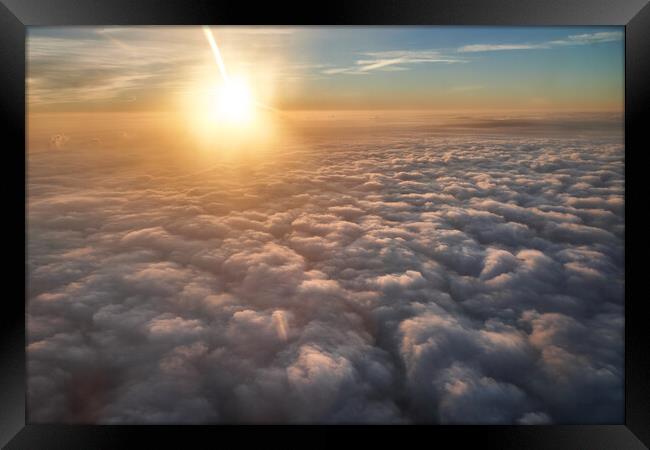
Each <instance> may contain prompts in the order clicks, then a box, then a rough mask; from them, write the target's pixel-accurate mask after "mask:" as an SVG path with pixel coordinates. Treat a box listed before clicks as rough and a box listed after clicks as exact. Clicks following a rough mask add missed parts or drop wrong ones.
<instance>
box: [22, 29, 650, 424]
mask: <svg viewBox="0 0 650 450" xmlns="http://www.w3.org/2000/svg"><path fill="white" fill-rule="evenodd" d="M625 38H626V31H625V27H624V26H587V25H581V26H504V25H500V26H497V25H491V26H459V25H436V26H434V25H427V26H406V25H392V26H384V25H382V26H289V25H286V26H263V25H245V26H244V25H239V26H225V25H224V26H220V25H210V26H208V25H205V26H201V25H174V26H171V25H169V26H155V25H141V26H140V25H138V26H132V25H120V26H117V25H115V26H106V25H101V26H27V27H26V37H25V73H24V76H25V113H26V115H25V127H26V128H25V166H26V170H25V240H26V245H25V252H26V254H25V264H26V268H25V271H26V274H25V284H26V288H25V289H26V295H25V335H26V336H25V337H26V343H25V345H26V347H25V364H26V376H25V390H26V400H25V401H26V403H25V409H26V421H27V423H29V424H87V425H149V424H158V425H165V424H208V425H211V424H223V425H244V424H246V425H248V424H273V425H290V424H291V425H334V424H349V425H360V424H373V425H388V424H396V425H410V424H413V425H418V424H420V425H422V424H426V425H602V424H609V425H624V424H625V423H626V414H625V413H626V410H625V400H626V396H625V381H626V373H625V347H626V345H625V332H626V329H625V267H626V264H625V262H626V254H625V253H626V252H625V159H626V150H625V146H626V141H625V131H626V130H625V120H626V111H625V92H626V70H625V63H626V49H625ZM637 345H638V344H637Z"/></svg>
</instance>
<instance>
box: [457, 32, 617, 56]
mask: <svg viewBox="0 0 650 450" xmlns="http://www.w3.org/2000/svg"><path fill="white" fill-rule="evenodd" d="M623 37H624V34H623V32H622V31H602V32H598V33H584V34H574V35H570V36H568V37H567V38H566V39H559V40H553V41H546V42H541V43H530V44H472V45H464V46H462V47H460V48H458V51H459V52H460V53H472V52H494V51H503V50H535V49H549V48H553V47H561V46H574V45H587V44H600V43H603V42H614V41H620V40H622V39H623Z"/></svg>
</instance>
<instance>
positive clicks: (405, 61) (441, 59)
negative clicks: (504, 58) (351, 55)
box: [323, 50, 467, 75]
mask: <svg viewBox="0 0 650 450" xmlns="http://www.w3.org/2000/svg"><path fill="white" fill-rule="evenodd" d="M361 55H362V56H363V59H358V60H357V61H356V62H355V65H353V66H348V67H334V68H330V69H326V70H324V71H323V73H324V74H327V75H333V74H341V73H344V74H351V75H360V74H364V73H368V72H370V71H373V70H382V71H395V70H409V68H408V67H406V66H409V65H412V64H422V63H446V64H453V63H464V62H467V61H466V60H464V59H462V58H456V57H451V56H448V55H444V54H442V53H441V52H440V51H438V50H387V51H379V52H365V53H362V54H361Z"/></svg>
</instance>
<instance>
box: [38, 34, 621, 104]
mask: <svg viewBox="0 0 650 450" xmlns="http://www.w3.org/2000/svg"><path fill="white" fill-rule="evenodd" d="M212 30H213V32H214V35H215V38H216V40H217V43H218V44H219V46H220V48H221V50H222V54H223V56H224V61H225V64H226V66H227V67H228V69H229V71H232V72H239V73H242V74H245V75H246V77H247V78H249V79H251V80H252V81H251V82H252V83H253V84H254V85H255V86H257V87H259V88H260V89H259V90H260V92H261V94H260V95H262V96H264V97H266V98H265V101H268V102H272V103H274V104H275V105H277V106H279V107H282V108H298V109H300V108H306V109H319V108H323V109H332V108H333V109H336V108H345V109H350V108H353V109H373V108H410V107H413V108H427V109H508V108H515V109H516V108H524V109H562V110H622V108H623V87H624V40H623V36H624V31H623V28H622V27H449V26H443V27H301V28H295V27H282V28H278V27H212ZM28 37H29V42H28V46H29V47H28V63H29V66H28V70H29V72H28V74H29V75H28V87H29V88H30V105H32V106H34V107H36V108H37V109H38V108H41V107H43V108H49V109H57V108H60V109H75V110H83V109H85V108H89V109H95V108H100V109H129V108H135V109H152V108H153V109H155V108H170V107H173V104H174V102H173V101H172V99H173V98H174V96H175V95H180V94H179V93H182V92H186V91H187V90H192V89H193V88H194V87H196V86H198V85H200V84H201V82H199V81H198V80H202V79H204V78H205V77H214V78H215V79H218V76H219V75H218V72H216V71H215V67H214V61H213V60H212V59H211V58H212V55H211V53H210V48H209V46H208V44H207V42H206V41H205V38H204V36H203V33H202V31H201V28H200V27H172V28H168V27H120V28H118V27H109V28H91V27H75V28H70V27H67V28H38V27H32V28H30V29H29V34H28Z"/></svg>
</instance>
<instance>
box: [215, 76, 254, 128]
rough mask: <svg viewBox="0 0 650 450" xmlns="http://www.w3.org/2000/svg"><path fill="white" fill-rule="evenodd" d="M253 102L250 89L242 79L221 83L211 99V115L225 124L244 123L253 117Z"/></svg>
mask: <svg viewBox="0 0 650 450" xmlns="http://www.w3.org/2000/svg"><path fill="white" fill-rule="evenodd" d="M254 109H255V102H254V101H253V94H252V92H251V89H250V87H249V85H248V83H246V81H245V80H243V79H230V80H228V81H227V82H224V83H221V84H220V85H219V86H217V88H216V89H215V91H214V95H213V96H212V99H211V110H212V111H211V116H212V118H213V119H214V120H217V121H218V122H220V123H226V124H246V123H248V122H250V121H251V120H252V119H253V114H254Z"/></svg>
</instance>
